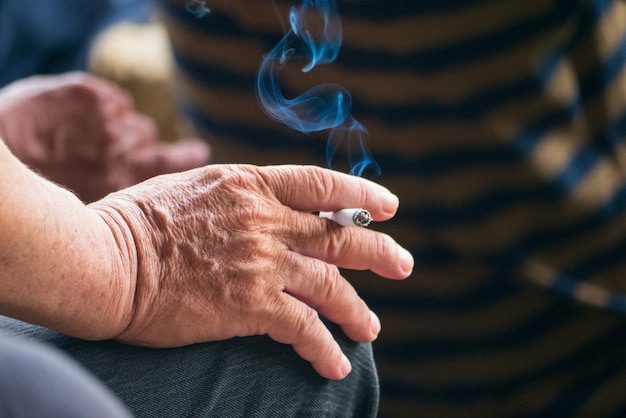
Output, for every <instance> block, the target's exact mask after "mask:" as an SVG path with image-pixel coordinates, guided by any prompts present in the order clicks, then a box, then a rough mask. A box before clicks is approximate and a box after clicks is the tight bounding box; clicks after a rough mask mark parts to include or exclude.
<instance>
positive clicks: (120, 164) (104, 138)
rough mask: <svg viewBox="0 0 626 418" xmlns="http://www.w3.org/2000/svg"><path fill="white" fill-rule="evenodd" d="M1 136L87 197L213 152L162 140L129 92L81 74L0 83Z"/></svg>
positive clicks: (191, 164)
mask: <svg viewBox="0 0 626 418" xmlns="http://www.w3.org/2000/svg"><path fill="white" fill-rule="evenodd" d="M0 137H2V138H3V140H4V141H5V142H6V143H7V145H8V146H9V148H10V149H11V150H12V152H13V153H14V154H15V155H16V156H17V157H18V158H19V159H20V160H22V161H23V162H24V163H26V164H28V165H29V166H31V167H32V168H34V169H35V170H36V171H39V172H40V173H42V174H44V175H45V176H46V177H48V178H49V179H50V180H52V181H54V182H56V183H59V184H62V185H64V186H66V187H68V188H69V189H71V190H72V191H74V192H75V193H76V194H77V195H78V196H79V197H80V198H81V199H82V200H83V201H86V202H91V201H95V200H97V199H99V198H101V197H103V196H105V195H106V194H108V193H110V192H112V191H116V190H119V189H122V188H124V187H127V186H130V185H133V184H136V183H138V182H140V181H143V180H145V179H148V178H150V177H153V176H155V175H158V174H164V173H172V172H178V171H183V170H187V169H191V168H195V167H199V166H201V165H202V164H205V163H206V162H207V161H208V159H209V149H208V146H207V145H206V144H204V143H203V142H202V141H199V140H187V141H181V142H178V143H175V144H165V143H162V142H159V137H158V132H157V129H156V125H155V123H154V122H153V121H152V120H151V119H149V118H147V117H145V116H143V115H140V114H138V113H137V112H136V111H135V109H134V105H133V101H132V99H131V98H130V96H129V95H128V94H127V93H126V92H124V91H123V90H121V89H119V88H117V87H116V86H114V85H112V84H110V83H108V82H105V81H103V80H100V79H97V78H95V77H93V76H89V75H87V74H82V73H70V74H66V75H62V76H50V77H31V78H27V79H24V80H21V81H18V82H15V83H13V84H11V85H9V86H7V87H6V88H4V89H2V90H0Z"/></svg>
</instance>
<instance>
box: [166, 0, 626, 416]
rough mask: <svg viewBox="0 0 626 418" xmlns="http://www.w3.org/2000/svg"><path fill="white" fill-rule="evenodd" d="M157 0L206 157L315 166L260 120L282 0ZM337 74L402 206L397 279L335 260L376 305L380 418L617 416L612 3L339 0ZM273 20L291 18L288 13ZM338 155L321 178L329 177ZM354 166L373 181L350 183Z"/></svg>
mask: <svg viewBox="0 0 626 418" xmlns="http://www.w3.org/2000/svg"><path fill="white" fill-rule="evenodd" d="M184 3H185V2H184V1H182V0H181V2H179V3H176V2H167V0H162V5H163V18H164V21H165V23H166V25H167V27H168V29H169V30H170V34H171V39H172V45H173V49H174V53H175V58H176V62H177V64H178V68H179V75H180V77H179V92H180V100H181V104H182V106H183V107H184V109H185V111H186V113H187V115H188V116H189V117H190V118H191V120H192V121H193V122H194V124H195V126H196V127H197V128H198V129H199V130H200V131H201V132H202V133H203V134H204V135H205V137H206V138H207V140H208V141H209V142H210V144H211V146H212V147H213V151H214V155H215V157H216V160H217V161H219V162H237V163H254V164H263V165H264V164H279V163H296V164H318V165H323V166H325V165H326V160H325V147H326V139H327V138H326V135H327V132H320V133H312V134H311V133H310V134H302V133H298V132H295V131H293V130H291V129H290V128H288V127H286V126H283V125H281V124H280V123H278V122H275V121H273V120H272V119H270V118H269V117H268V116H267V115H266V114H265V113H264V112H263V111H262V110H261V108H260V107H259V104H258V102H257V99H256V97H255V79H256V74H257V71H258V69H259V66H260V64H261V60H262V58H263V56H264V54H266V53H267V52H268V51H270V50H271V49H272V48H273V47H274V46H275V45H276V44H277V42H278V41H279V40H280V39H281V38H282V36H283V34H284V33H285V30H286V25H287V24H288V13H289V8H290V6H292V5H296V6H297V5H298V3H297V2H296V1H287V0H276V1H275V3H274V4H273V3H272V2H271V1H268V0H229V1H223V2H217V1H216V2H214V3H215V4H211V2H209V4H208V5H209V7H211V9H212V13H211V14H209V15H207V16H206V17H204V18H202V19H197V18H195V17H194V16H193V15H192V14H190V13H189V12H188V11H186V9H185V4H184ZM338 6H339V9H340V12H341V19H342V24H343V46H342V49H341V51H340V53H339V56H338V58H337V60H336V61H335V62H334V63H333V64H331V65H325V66H320V67H318V68H316V69H314V70H313V71H311V72H310V73H302V72H301V71H300V68H299V67H298V66H297V65H287V66H285V68H283V69H282V70H281V75H280V77H281V87H282V90H283V92H284V94H285V96H286V97H295V96H297V95H298V94H300V93H301V92H303V91H305V90H306V89H308V88H310V87H313V86H316V85H319V84H321V83H326V82H333V83H337V84H339V85H342V86H344V87H345V88H346V89H347V90H348V91H349V92H350V93H351V94H352V97H353V108H352V112H353V115H354V116H355V117H356V118H357V119H358V120H359V121H360V122H361V123H363V125H364V126H365V127H366V128H367V129H368V131H369V139H368V140H367V146H368V147H369V150H370V152H371V154H372V155H373V156H374V158H375V159H376V161H377V162H378V164H379V165H380V167H381V174H380V176H378V177H372V179H373V180H375V181H378V182H380V183H381V184H384V185H385V186H387V187H388V188H389V189H391V190H392V191H393V192H394V193H396V194H397V195H398V196H399V197H400V202H401V208H400V210H399V212H398V215H397V217H396V218H394V220H392V221H390V222H388V223H385V224H380V225H376V226H374V227H375V228H376V229H379V230H381V231H384V232H386V233H389V234H390V235H392V236H393V237H394V238H396V239H397V240H398V241H399V242H400V243H401V244H402V245H404V246H405V247H407V248H409V249H410V251H411V252H412V254H413V255H414V257H415V259H416V269H415V272H414V274H413V276H412V277H411V278H410V279H408V280H406V281H404V282H389V281H385V280H382V279H380V278H376V277H373V275H370V274H369V273H362V272H345V274H346V276H348V277H350V279H351V281H352V283H353V284H354V286H355V287H356V288H357V290H358V291H359V292H360V294H361V295H362V296H363V298H364V299H365V300H366V301H367V302H368V303H369V305H370V306H371V307H372V308H373V309H374V310H375V311H376V312H377V313H378V314H379V316H380V317H381V320H382V323H383V331H382V333H381V336H380V338H379V340H378V341H377V342H376V343H375V344H374V349H375V355H376V360H377V364H378V367H379V374H380V379H381V405H380V416H381V417H386V416H388V417H401V416H427V417H433V416H442V417H443V416H445V417H450V416H480V417H490V416H494V417H502V416H541V415H545V416H568V417H571V416H624V415H625V414H626V396H625V388H626V316H625V312H626V296H625V290H626V187H625V186H626V183H625V180H626V170H625V165H624V164H625V163H626V148H625V142H624V140H625V139H626V2H623V1H611V0H570V1H564V0H551V1H548V0H524V1H519V0H438V1H432V0H431V1H427V0H387V1H384V2H383V1H380V0H343V1H341V0H340V1H339V2H338ZM285 22H287V23H285ZM346 160H347V156H346V154H345V150H344V149H343V148H341V147H340V148H339V150H338V154H337V156H336V159H335V160H334V164H335V166H334V168H336V169H338V170H346V169H347V165H346V163H345V161H346ZM366 176H369V174H368V173H366Z"/></svg>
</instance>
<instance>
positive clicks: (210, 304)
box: [89, 165, 413, 379]
mask: <svg viewBox="0 0 626 418" xmlns="http://www.w3.org/2000/svg"><path fill="white" fill-rule="evenodd" d="M397 206H398V200H397V198H396V197H395V196H394V195H392V194H391V193H390V192H389V191H387V189H384V188H383V187H381V186H379V185H376V184H374V183H372V182H369V181H367V180H364V179H361V178H357V177H353V176H348V175H345V174H340V173H337V172H333V171H330V170H324V169H320V168H315V167H297V166H276V167H264V168H259V167H254V166H219V165H215V166H208V167H205V168H201V169H197V170H192V171H189V172H185V173H179V174H176V175H169V176H160V177H156V178H154V179H151V180H148V181H146V182H144V183H141V184H139V185H136V186H134V187H131V188H129V189H126V190H123V191H120V192H118V193H114V194H111V195H109V196H108V197H106V198H105V199H103V200H101V201H99V202H96V203H95V204H92V205H90V206H89V207H90V208H91V209H93V210H95V211H96V212H97V213H98V214H99V215H100V216H101V217H102V218H103V219H104V220H105V221H106V222H107V224H108V225H109V227H110V228H111V230H115V231H123V232H122V235H124V233H125V234H126V239H125V241H126V243H125V245H123V246H122V247H123V248H129V252H128V254H127V256H126V259H125V262H126V263H127V265H126V266H125V268H124V270H125V271H133V272H134V271H136V282H134V278H133V279H132V281H133V282H134V283H135V285H134V288H131V289H128V294H127V295H125V297H127V298H128V300H130V302H129V303H130V304H132V307H131V308H130V310H131V311H132V314H131V315H129V316H128V323H127V324H124V330H123V332H121V333H120V334H119V335H117V336H116V338H117V339H118V340H120V341H122V342H126V343H131V344H138V345H146V346H152V347H173V346H181V345H186V344H192V343H197V342H201V341H211V340H222V339H227V338H231V337H236V336H249V335H258V334H268V335H269V336H270V337H271V338H273V339H274V340H276V341H279V342H282V343H286V344H291V345H292V346H293V347H294V349H295V350H296V352H297V353H298V354H299V355H300V356H301V357H303V358H304V359H306V360H308V361H310V362H311V363H312V365H313V367H314V368H315V369H316V370H317V371H318V373H320V374H321V375H322V376H325V377H327V378H331V379H340V378H343V377H345V376H346V375H347V374H348V373H349V371H350V363H349V361H348V360H347V359H346V358H345V356H343V355H342V352H341V349H340V347H339V345H338V344H337V343H336V342H335V341H334V339H333V337H332V335H331V334H330V332H329V330H328V329H327V328H326V327H325V326H324V324H323V322H322V321H321V320H320V319H319V316H318V312H319V313H320V314H321V315H323V316H324V317H326V318H328V319H329V320H331V321H333V322H335V323H337V324H338V325H340V326H341V327H342V329H343V330H344V332H345V333H346V334H347V335H348V336H349V337H351V338H352V339H354V340H356V341H363V342H369V341H372V340H374V339H375V338H376V336H377V334H378V332H379V331H380V323H379V321H378V319H377V318H376V316H375V315H374V314H372V313H371V312H370V310H369V308H368V307H367V306H366V304H365V303H364V302H363V300H361V299H360V298H359V296H358V295H357V293H356V292H355V290H354V289H353V287H352V286H351V285H350V284H349V283H348V282H347V281H346V280H345V279H344V278H343V277H342V276H341V274H340V272H339V270H338V268H337V267H336V266H339V267H343V268H348V269H359V270H365V269H370V270H372V271H374V272H375V273H377V274H379V275H380V276H383V277H386V278H391V279H403V278H406V277H407V276H408V275H409V274H410V273H411V271H412V268H413V259H412V257H411V255H410V254H409V253H408V252H407V251H406V250H404V249H402V248H401V247H400V246H398V244H396V242H395V241H394V240H393V239H391V238H390V237H389V236H387V235H384V234H381V233H378V232H375V231H373V230H368V229H365V228H358V227H342V226H339V225H337V224H335V223H333V222H332V221H329V220H326V219H321V218H319V217H318V216H316V215H314V214H312V213H311V212H313V211H317V210H336V209H339V208H343V207H363V208H365V209H367V210H369V211H370V212H371V214H372V216H373V218H374V219H375V220H377V221H383V220H387V219H389V218H391V217H392V216H393V215H394V214H395V212H396V209H397ZM124 231H125V232H124ZM133 274H134V273H133Z"/></svg>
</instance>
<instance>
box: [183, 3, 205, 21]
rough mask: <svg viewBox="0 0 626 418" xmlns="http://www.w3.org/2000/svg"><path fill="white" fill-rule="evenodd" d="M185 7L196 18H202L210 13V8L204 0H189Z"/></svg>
mask: <svg viewBox="0 0 626 418" xmlns="http://www.w3.org/2000/svg"><path fill="white" fill-rule="evenodd" d="M186 9H187V11H188V12H189V13H191V14H192V15H194V16H195V17H196V18H198V19H202V18H204V17H206V16H207V15H208V14H210V13H211V9H209V8H208V7H207V6H206V2H205V1H202V0H190V1H189V2H188V3H187V6H186Z"/></svg>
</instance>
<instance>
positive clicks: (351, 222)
mask: <svg viewBox="0 0 626 418" xmlns="http://www.w3.org/2000/svg"><path fill="white" fill-rule="evenodd" d="M319 216H320V218H326V219H330V220H332V221H335V222H337V223H338V224H339V225H343V226H362V227H365V226H368V225H369V224H370V222H372V215H370V213H369V212H368V211H366V210H365V209H360V208H355V209H341V210H336V211H334V212H320V215H319Z"/></svg>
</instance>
